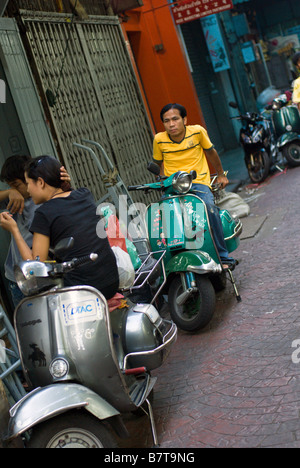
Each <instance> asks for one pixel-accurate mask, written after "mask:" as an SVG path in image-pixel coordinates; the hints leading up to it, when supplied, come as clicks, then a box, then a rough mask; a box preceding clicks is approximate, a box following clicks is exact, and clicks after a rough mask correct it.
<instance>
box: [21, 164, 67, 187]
mask: <svg viewBox="0 0 300 468" xmlns="http://www.w3.org/2000/svg"><path fill="white" fill-rule="evenodd" d="M60 168H61V163H60V162H59V161H58V160H57V159H55V158H53V157H52V156H40V157H38V158H35V159H32V160H31V161H30V162H29V163H28V164H26V166H25V172H26V174H27V176H28V178H29V179H33V180H38V179H39V177H40V178H41V179H43V180H44V181H45V182H46V184H48V185H50V187H55V188H61V189H62V190H63V191H64V192H68V191H69V190H71V186H70V184H69V182H66V181H62V180H61V175H60Z"/></svg>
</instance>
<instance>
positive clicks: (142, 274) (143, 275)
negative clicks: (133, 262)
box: [130, 239, 167, 304]
mask: <svg viewBox="0 0 300 468" xmlns="http://www.w3.org/2000/svg"><path fill="white" fill-rule="evenodd" d="M138 241H139V240H135V241H134V242H138ZM141 242H143V239H141ZM165 254H166V251H161V250H159V251H156V252H147V253H141V254H139V257H145V259H144V261H143V263H142V265H141V266H140V268H139V269H138V270H137V271H136V274H135V281H134V284H133V286H132V287H131V288H130V292H132V291H135V290H138V289H140V288H142V287H143V286H145V284H146V283H147V282H148V281H149V280H150V277H151V275H152V274H153V272H154V270H156V268H158V266H159V264H160V263H161V270H162V275H163V282H162V284H161V285H160V287H159V288H158V290H157V291H156V294H155V296H154V297H153V298H152V301H151V304H154V302H155V300H156V298H157V297H158V296H159V294H160V292H161V290H162V289H163V287H164V285H165V284H166V281H167V275H166V270H165V264H164V262H163V257H164V256H165ZM154 255H156V256H157V257H158V258H154ZM151 258H152V259H154V260H156V262H155V264H154V265H153V264H152V265H151V266H150V267H149V268H147V262H148V261H149V260H150V259H151ZM140 281H142V283H141V284H139V282H140Z"/></svg>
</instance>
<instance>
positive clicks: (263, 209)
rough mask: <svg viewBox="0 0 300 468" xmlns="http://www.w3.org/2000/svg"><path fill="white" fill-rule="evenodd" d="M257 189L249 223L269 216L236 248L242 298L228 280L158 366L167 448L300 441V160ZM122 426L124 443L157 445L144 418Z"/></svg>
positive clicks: (157, 400) (159, 416)
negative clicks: (200, 325) (206, 320)
mask: <svg viewBox="0 0 300 468" xmlns="http://www.w3.org/2000/svg"><path fill="white" fill-rule="evenodd" d="M253 195H254V199H253V201H252V202H250V206H251V215H250V216H249V217H248V218H247V223H249V222H250V223H251V219H253V222H255V219H256V216H262V217H263V216H267V218H266V220H265V222H264V223H263V225H262V226H261V228H260V230H259V232H257V233H256V235H255V236H254V237H250V238H245V239H244V240H242V241H241V244H240V246H239V248H238V250H237V251H236V252H235V257H236V258H238V259H239V260H240V265H239V266H238V267H237V268H236V271H235V277H236V280H237V285H238V287H239V290H240V294H241V297H242V302H241V303H237V301H236V299H235V297H234V295H233V292H232V288H231V285H230V284H228V286H227V289H226V290H225V291H223V292H221V293H219V294H218V296H217V310H216V313H215V316H214V318H213V320H212V321H211V323H210V324H209V325H208V326H207V327H206V328H205V329H204V330H202V331H200V332H197V333H195V334H188V333H185V332H182V331H179V336H178V340H177V343H176V344H175V346H174V348H173V351H172V353H171V355H170V356H169V359H168V361H167V362H166V363H165V365H164V366H163V367H162V368H160V369H158V370H157V371H155V375H156V376H157V377H158V381H157V385H156V387H155V392H154V412H155V419H156V424H157V430H158V436H159V442H160V447H161V448H201V447H203V448H204V447H205V448H210V447H248V448H250V447H289V448H290V447H297V448H298V447H300V419H299V412H300V363H299V364H297V363H293V361H292V353H293V352H294V353H295V357H296V358H297V357H300V352H299V353H297V349H298V348H299V349H300V344H298V346H297V347H294V348H293V347H292V345H293V342H294V341H295V340H297V339H299V340H300V300H299V294H300V264H299V246H300V203H299V198H300V168H296V169H289V170H288V171H287V172H286V173H282V174H280V175H278V174H276V175H275V176H273V177H271V178H269V179H268V180H267V182H266V183H265V184H263V185H262V186H260V187H259V188H258V189H257V190H255V191H254V193H253ZM242 196H247V194H245V192H243V193H242ZM251 217H252V218H251ZM299 343H300V342H299ZM294 345H296V343H294ZM126 424H127V426H128V429H129V430H130V432H131V437H130V439H129V440H128V441H126V442H122V443H121V445H122V446H123V447H127V448H129V447H134V448H139V447H151V445H152V439H151V433H150V430H149V425H148V421H147V417H140V418H138V419H137V418H136V417H131V416H130V417H128V418H127V421H126Z"/></svg>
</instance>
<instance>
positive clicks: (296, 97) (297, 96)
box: [292, 77, 300, 104]
mask: <svg viewBox="0 0 300 468" xmlns="http://www.w3.org/2000/svg"><path fill="white" fill-rule="evenodd" d="M292 99H293V102H295V103H297V104H298V103H299V102H300V77H299V78H297V79H296V80H295V81H294V90H293V98H292Z"/></svg>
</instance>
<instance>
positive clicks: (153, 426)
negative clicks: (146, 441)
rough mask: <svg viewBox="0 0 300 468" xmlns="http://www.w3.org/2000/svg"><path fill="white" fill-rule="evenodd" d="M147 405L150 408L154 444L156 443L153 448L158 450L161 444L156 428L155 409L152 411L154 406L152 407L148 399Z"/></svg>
mask: <svg viewBox="0 0 300 468" xmlns="http://www.w3.org/2000/svg"><path fill="white" fill-rule="evenodd" d="M146 403H147V406H148V416H149V419H150V425H151V431H152V437H153V443H154V446H153V448H158V447H159V443H158V438H157V432H156V427H155V421H154V415H153V409H152V405H151V403H150V401H149V400H148V398H146Z"/></svg>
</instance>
